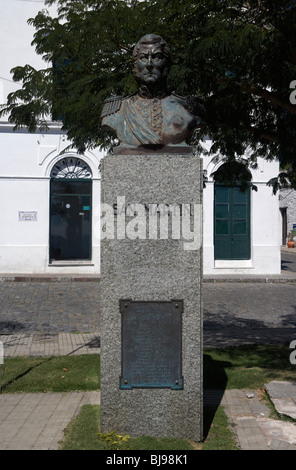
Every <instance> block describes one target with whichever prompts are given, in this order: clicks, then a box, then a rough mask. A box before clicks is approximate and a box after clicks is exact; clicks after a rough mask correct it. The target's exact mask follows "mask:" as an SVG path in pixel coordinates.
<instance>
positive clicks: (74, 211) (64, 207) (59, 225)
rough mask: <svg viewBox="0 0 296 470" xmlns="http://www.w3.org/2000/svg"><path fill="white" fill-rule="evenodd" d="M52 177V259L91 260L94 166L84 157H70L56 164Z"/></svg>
mask: <svg viewBox="0 0 296 470" xmlns="http://www.w3.org/2000/svg"><path fill="white" fill-rule="evenodd" d="M50 177H51V180H50V260H51V261H64V260H68V261H70V260H71V261H72V260H80V261H81V260H90V259H91V247H92V242H91V225H92V224H91V220H92V172H91V169H90V167H89V166H88V165H87V163H85V162H84V161H83V159H81V158H78V157H73V156H68V157H64V158H62V159H61V160H59V161H58V162H57V163H56V164H55V165H54V167H53V168H52V170H51V173H50Z"/></svg>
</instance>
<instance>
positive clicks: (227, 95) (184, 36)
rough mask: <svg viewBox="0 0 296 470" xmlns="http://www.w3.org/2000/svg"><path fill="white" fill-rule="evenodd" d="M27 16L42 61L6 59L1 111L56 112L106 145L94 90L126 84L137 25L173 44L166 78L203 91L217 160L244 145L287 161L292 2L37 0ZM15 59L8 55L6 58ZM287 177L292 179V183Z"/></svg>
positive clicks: (37, 116) (15, 117)
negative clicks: (38, 6)
mask: <svg viewBox="0 0 296 470" xmlns="http://www.w3.org/2000/svg"><path fill="white" fill-rule="evenodd" d="M45 3H46V6H51V5H53V4H55V5H56V6H57V7H58V15H57V17H56V18H52V17H50V15H49V14H48V13H47V12H46V11H45V10H44V11H42V12H39V13H38V15H36V17H35V18H32V19H30V20H29V21H30V23H31V24H32V25H33V26H34V27H35V29H36V33H35V36H34V40H33V43H32V44H33V46H34V47H35V49H36V53H37V54H40V55H41V56H42V57H43V58H44V60H45V61H46V62H47V65H48V67H47V68H45V69H44V70H41V71H37V70H34V69H33V68H32V67H30V66H29V65H26V66H25V67H15V69H14V80H16V81H19V82H22V88H21V90H18V91H16V92H15V93H12V94H10V95H9V97H8V102H7V105H6V106H4V108H3V109H2V111H1V112H2V113H5V112H6V113H8V114H9V116H10V117H9V119H10V120H11V121H13V122H15V123H16V125H17V126H21V125H25V126H28V127H29V130H32V131H34V130H35V129H36V126H38V125H40V124H41V125H43V123H44V120H45V116H51V115H52V113H53V115H54V117H56V118H57V117H59V118H60V119H61V120H62V123H63V129H64V131H65V132H67V134H68V137H69V138H70V139H72V140H73V144H74V146H76V147H77V148H78V149H79V150H80V151H83V150H84V149H85V148H86V147H95V146H97V145H103V146H105V147H108V146H110V145H111V144H112V139H113V137H112V135H109V134H107V133H106V132H104V131H103V130H102V129H101V128H100V113H101V109H102V106H103V102H104V99H105V98H106V97H107V96H110V95H111V94H116V95H128V94H131V93H133V92H134V91H135V90H136V82H135V79H134V77H133V59H132V49H133V46H134V44H135V43H136V42H137V40H138V39H139V38H140V37H141V36H143V35H144V34H146V33H156V34H160V35H161V36H163V37H164V39H166V41H167V42H168V43H169V45H170V48H171V50H172V53H173V66H172V69H171V73H170V75H169V79H168V82H169V86H170V88H171V89H172V90H173V91H175V92H176V93H178V94H181V95H184V96H187V95H198V96H200V97H201V98H203V99H204V100H205V104H206V108H207V114H208V123H207V124H208V125H207V127H206V128H205V129H204V130H203V131H199V132H198V133H197V134H196V136H195V138H197V137H198V138H202V137H203V136H205V135H207V136H209V137H210V138H211V139H212V140H213V144H214V145H213V149H214V150H215V152H217V151H218V150H219V153H220V154H221V156H222V157H223V158H224V157H225V158H226V159H233V158H236V159H239V157H240V156H242V155H243V154H244V153H245V152H246V150H248V152H249V153H250V152H251V155H252V156H251V157H250V159H251V164H254V162H256V158H257V157H258V156H263V157H264V158H267V159H269V160H272V159H274V158H280V162H281V163H282V164H283V165H285V166H287V165H288V166H289V167H290V168H292V172H290V173H289V175H290V176H289V180H290V181H291V182H292V184H293V185H295V180H296V178H294V180H293V178H292V176H291V175H292V174H293V172H294V168H295V170H296V164H295V147H296V133H295V131H294V129H295V126H296V120H295V119H296V118H295V116H296V106H295V105H292V104H291V103H290V101H289V94H290V90H289V84H290V83H291V81H292V80H296V47H295V44H296V29H295V24H296V2H295V1H288V0H279V1H276V0H268V1H267V0H260V1H259V0H249V1H248V2H240V1H238V0H237V1H236V0H230V1H229V0H228V1H224V0H223V1H221V0H207V1H206V0H200V1H198V2H193V1H190V0H184V1H183V2H180V1H177V0H170V1H168V0H150V1H138V0H130V1H128V0H108V1H107V0H101V1H99V0H74V1H73V0H46V2H45ZM16 65H17V64H16ZM293 181H294V182H293Z"/></svg>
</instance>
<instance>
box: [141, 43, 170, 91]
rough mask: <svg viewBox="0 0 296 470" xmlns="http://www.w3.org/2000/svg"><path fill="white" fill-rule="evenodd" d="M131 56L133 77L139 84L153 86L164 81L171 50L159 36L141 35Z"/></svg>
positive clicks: (168, 67) (168, 66) (168, 68)
mask: <svg viewBox="0 0 296 470" xmlns="http://www.w3.org/2000/svg"><path fill="white" fill-rule="evenodd" d="M133 56H134V60H135V63H134V72H135V77H136V79H137V81H138V82H139V83H140V84H141V85H146V86H148V87H155V86H156V85H159V84H161V83H164V82H166V78H167V76H168V73H169V70H170V65H171V51H170V49H169V47H168V45H167V43H166V42H165V40H164V39H162V37H161V36H157V35H156V34H146V35H145V36H143V37H142V38H141V39H140V40H139V41H138V42H137V44H136V45H135V47H134V51H133Z"/></svg>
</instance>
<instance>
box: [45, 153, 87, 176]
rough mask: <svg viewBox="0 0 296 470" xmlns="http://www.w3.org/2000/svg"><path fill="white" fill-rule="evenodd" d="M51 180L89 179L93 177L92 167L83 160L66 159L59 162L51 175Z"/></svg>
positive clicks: (75, 158)
mask: <svg viewBox="0 0 296 470" xmlns="http://www.w3.org/2000/svg"><path fill="white" fill-rule="evenodd" d="M50 177H51V178H67V179H85V178H86V179H87V178H91V177H92V172H91V169H90V167H89V166H88V165H87V163H85V162H84V161H83V160H82V159H81V158H77V157H65V158H62V159H61V160H59V161H58V162H57V163H56V164H55V165H54V167H53V169H52V170H51V173H50Z"/></svg>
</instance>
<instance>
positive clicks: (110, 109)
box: [101, 96, 122, 118]
mask: <svg viewBox="0 0 296 470" xmlns="http://www.w3.org/2000/svg"><path fill="white" fill-rule="evenodd" d="M121 102H122V97H121V96H111V97H110V98H106V99H105V101H104V106H103V109H102V112H101V118H104V117H106V116H110V115H111V114H115V113H117V111H119V110H120V107H121Z"/></svg>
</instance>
